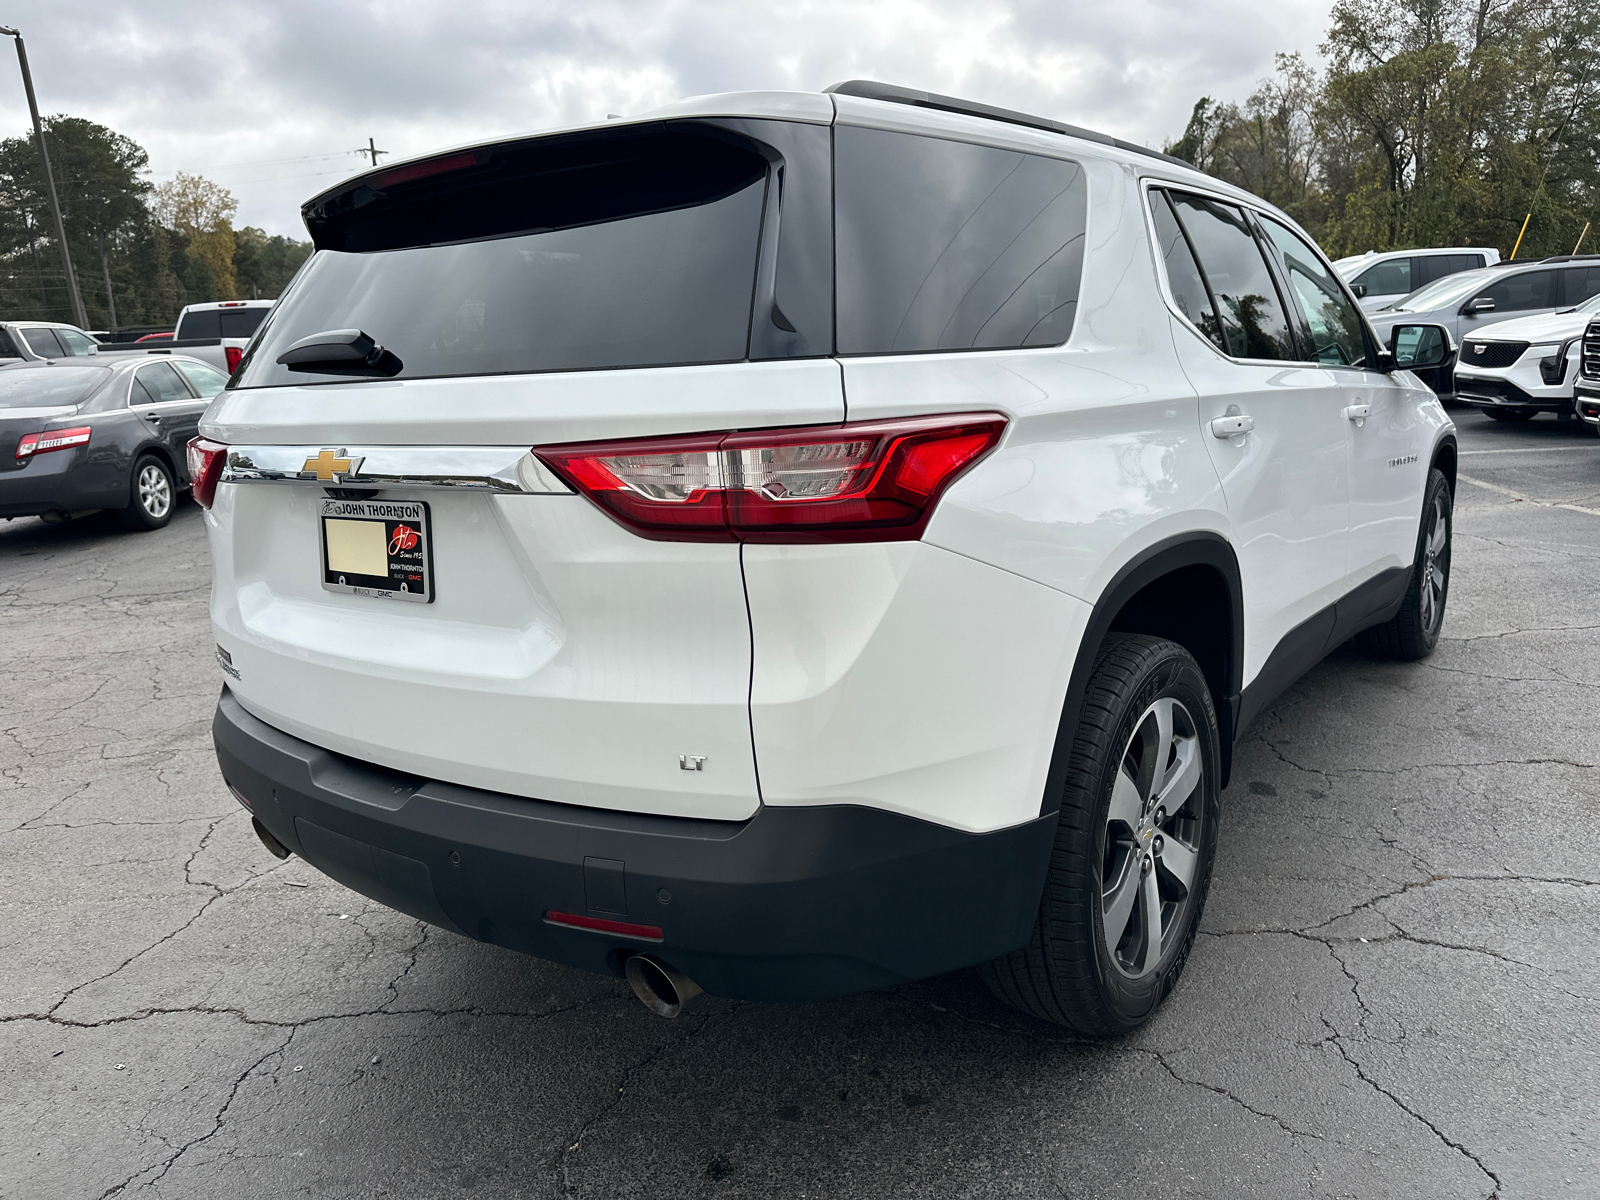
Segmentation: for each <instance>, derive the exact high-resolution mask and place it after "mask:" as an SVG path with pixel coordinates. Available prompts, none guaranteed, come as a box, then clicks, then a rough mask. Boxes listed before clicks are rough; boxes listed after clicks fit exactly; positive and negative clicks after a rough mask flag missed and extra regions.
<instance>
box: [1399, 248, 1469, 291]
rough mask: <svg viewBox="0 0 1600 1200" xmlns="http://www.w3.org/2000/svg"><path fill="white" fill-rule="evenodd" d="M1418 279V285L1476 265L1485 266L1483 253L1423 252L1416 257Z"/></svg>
mask: <svg viewBox="0 0 1600 1200" xmlns="http://www.w3.org/2000/svg"><path fill="white" fill-rule="evenodd" d="M1415 261H1416V264H1417V280H1416V285H1417V286H1418V287H1422V286H1423V285H1424V284H1428V283H1432V282H1433V281H1434V280H1435V279H1443V278H1444V277H1445V276H1447V275H1454V274H1455V273H1456V272H1457V271H1470V270H1472V269H1473V268H1474V267H1481V266H1483V255H1481V254H1423V255H1418V256H1417V258H1416V260H1415Z"/></svg>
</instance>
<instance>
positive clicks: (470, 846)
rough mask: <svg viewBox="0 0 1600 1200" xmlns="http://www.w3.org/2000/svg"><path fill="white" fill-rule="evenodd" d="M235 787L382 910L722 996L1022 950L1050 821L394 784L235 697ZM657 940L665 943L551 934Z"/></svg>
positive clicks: (771, 992) (785, 990)
mask: <svg viewBox="0 0 1600 1200" xmlns="http://www.w3.org/2000/svg"><path fill="white" fill-rule="evenodd" d="M212 733H213V736H214V738H215V741H216V748H217V761H218V763H219V764H220V765H221V767H222V774H223V776H224V778H225V779H226V780H227V782H228V784H229V785H230V786H231V787H233V788H234V789H236V790H237V791H238V792H239V793H240V794H241V795H242V796H243V798H244V799H246V800H247V801H248V802H249V804H250V806H251V807H252V809H253V811H254V813H255V816H256V819H257V820H259V821H260V822H261V823H262V824H263V825H264V826H265V827H266V828H267V829H268V831H269V832H270V833H271V834H272V836H273V837H274V838H276V839H277V840H278V841H279V842H281V843H282V844H283V845H284V846H286V847H288V848H289V849H290V850H292V851H293V852H295V853H297V854H299V855H301V856H302V857H303V858H305V859H306V861H307V862H309V863H311V865H312V866H314V867H316V868H317V869H319V870H320V871H322V872H323V873H325V874H327V875H330V876H332V877H333V878H334V879H337V880H338V881H339V882H341V883H343V884H345V885H346V886H348V887H350V888H353V889H354V890H356V891H358V892H361V893H362V894H363V895H366V896H369V897H371V898H372V899H374V900H377V901H378V902H380V903H382V904H385V905H388V906H389V907H391V908H394V909H397V910H399V911H400V912H403V913H407V914H409V915H411V916H413V917H417V918H419V919H421V920H424V921H428V922H431V923H432V924H434V925H438V926H441V927H443V928H445V929H449V930H453V931H455V932H457V933H462V934H465V935H466V936H468V937H473V938H477V939H479V940H480V941H485V942H492V943H494V944H496V945H500V946H506V947H509V948H511V949H514V950H520V951H523V952H524V953H528V954H532V955H536V956H537V957H540V958H545V959H550V960H553V961H555V962H561V963H567V964H569V965H571V966H575V967H581V968H584V969H586V970H591V971H599V972H603V973H606V974H612V975H620V974H622V969H623V968H622V964H623V962H624V961H625V960H626V958H627V957H628V955H629V954H631V953H632V952H634V951H646V950H647V951H649V952H650V953H651V954H652V955H655V956H657V957H659V958H661V959H662V960H664V961H667V962H670V963H671V964H672V965H673V966H674V967H676V968H677V969H678V970H679V971H681V972H683V973H684V974H685V975H688V976H689V977H690V978H692V979H693V980H694V981H695V982H696V983H697V984H699V985H700V986H701V987H702V988H704V989H705V990H706V991H708V992H711V993H713V994H715V995H721V996H728V997H734V998H739V999H750V1000H808V999H816V998H819V997H824V996H833V995H841V994H845V993H848V992H857V991H865V990H868V989H871V988H878V987H885V986H889V985H892V984H895V983H901V982H904V981H906V980H910V979H921V978H926V977H928V976H930V975H937V974H940V973H942V972H945V971H951V970H955V969H957V968H959V967H966V966H971V965H973V964H975V963H979V962H983V961H985V960H987V959H990V958H993V957H995V956H996V955H999V954H1003V953H1006V952H1007V951H1010V950H1013V949H1016V948H1017V947H1019V946H1021V945H1023V944H1024V943H1025V942H1026V941H1027V939H1028V935H1029V932H1030V930H1031V928H1032V925H1033V921H1034V915H1035V913H1036V912H1037V909H1038V904H1039V898H1040V895H1041V892H1042V889H1043V886H1044V877H1045V870H1046V867H1047V864H1048V861H1049V856H1050V848H1051V844H1052V842H1053V839H1054V836H1055V823H1056V814H1054V813H1051V814H1048V815H1047V816H1044V817H1040V818H1038V819H1036V820H1033V821H1030V822H1028V823H1027V824H1024V825H1019V826H1015V827H1013V828H1010V829H1004V830H999V831H996V832H994V833H986V834H970V833H963V832H961V831H960V830H954V829H950V828H948V827H946V826H943V825H936V824H933V823H931V822H927V821H919V820H916V819H914V818H911V817H905V816H900V815H897V814H894V813H888V812H884V811H881V810H878V809H872V808H865V807H859V806H852V805H829V806H815V807H800V806H796V807H783V806H776V805H769V806H764V807H762V808H760V809H759V810H757V812H756V815H755V816H753V817H751V818H750V819H749V820H747V821H702V820H694V819H690V818H683V817H658V816H646V815H640V814H633V813H619V812H611V811H606V810H600V809H588V808H582V807H579V806H575V805H568V804H555V803H549V802H546V801H541V800H528V799H523V798H521V797H517V796H508V795H502V794H498V793H494V792H486V791H480V790H478V789H475V788H468V787H460V786H457V785H455V784H449V783H442V782H439V781H437V780H427V779H421V778H417V777H414V776H406V775H401V774H398V773H396V772H393V771H389V770H386V769H384V768H382V767H376V766H372V765H370V764H366V763H360V762H356V761H354V760H352V759H349V758H346V757H343V756H342V755H338V754H334V753H332V752H330V751H327V750H323V749H321V748H319V747H316V746H313V745H311V744H310V743H308V742H304V741H301V740H300V739H298V738H295V737H291V736H290V735H289V734H286V733H284V732H282V731H281V730H278V729H275V728H273V727H272V726H270V725H268V724H266V723H265V722H263V721H261V720H258V719H257V718H256V717H254V716H252V715H251V714H250V713H248V712H246V711H245V709H244V707H243V706H242V705H241V704H240V703H239V702H238V700H237V699H235V698H234V696H233V694H232V693H231V692H230V691H229V690H228V689H227V688H224V689H223V692H222V697H221V699H220V700H219V702H218V704H217V712H216V717H215V719H214V721H213V723H212ZM552 912H554V913H563V914H575V915H577V916H580V917H587V918H594V919H597V920H601V921H605V922H615V923H623V924H625V925H637V926H647V927H654V928H657V929H659V930H660V931H661V934H660V940H659V941H656V940H654V939H653V938H652V939H649V940H646V939H643V938H636V937H627V936H621V935H618V934H614V933H607V932H603V931H594V930H589V929H577V928H572V927H571V926H570V923H569V924H565V925H562V924H553V923H551V922H550V921H549V920H547V919H546V918H547V914H549V913H552Z"/></svg>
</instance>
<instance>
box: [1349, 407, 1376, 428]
mask: <svg viewBox="0 0 1600 1200" xmlns="http://www.w3.org/2000/svg"><path fill="white" fill-rule="evenodd" d="M1371 415H1372V405H1370V404H1352V405H1350V406H1349V407H1348V408H1346V409H1345V410H1344V417H1345V420H1347V421H1354V422H1355V423H1356V428H1357V429H1359V428H1361V426H1362V425H1364V424H1366V421H1367V418H1368V417H1370V416H1371Z"/></svg>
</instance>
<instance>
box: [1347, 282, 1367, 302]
mask: <svg viewBox="0 0 1600 1200" xmlns="http://www.w3.org/2000/svg"><path fill="white" fill-rule="evenodd" d="M1350 291H1351V292H1352V293H1354V295H1355V298H1356V299H1357V300H1364V299H1366V296H1367V285H1366V284H1364V283H1352V284H1351V285H1350Z"/></svg>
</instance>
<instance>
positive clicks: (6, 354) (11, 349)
mask: <svg viewBox="0 0 1600 1200" xmlns="http://www.w3.org/2000/svg"><path fill="white" fill-rule="evenodd" d="M21 357H22V351H21V350H18V349H17V344H16V343H15V342H13V341H12V340H11V331H10V330H7V329H0V358H21Z"/></svg>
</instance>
